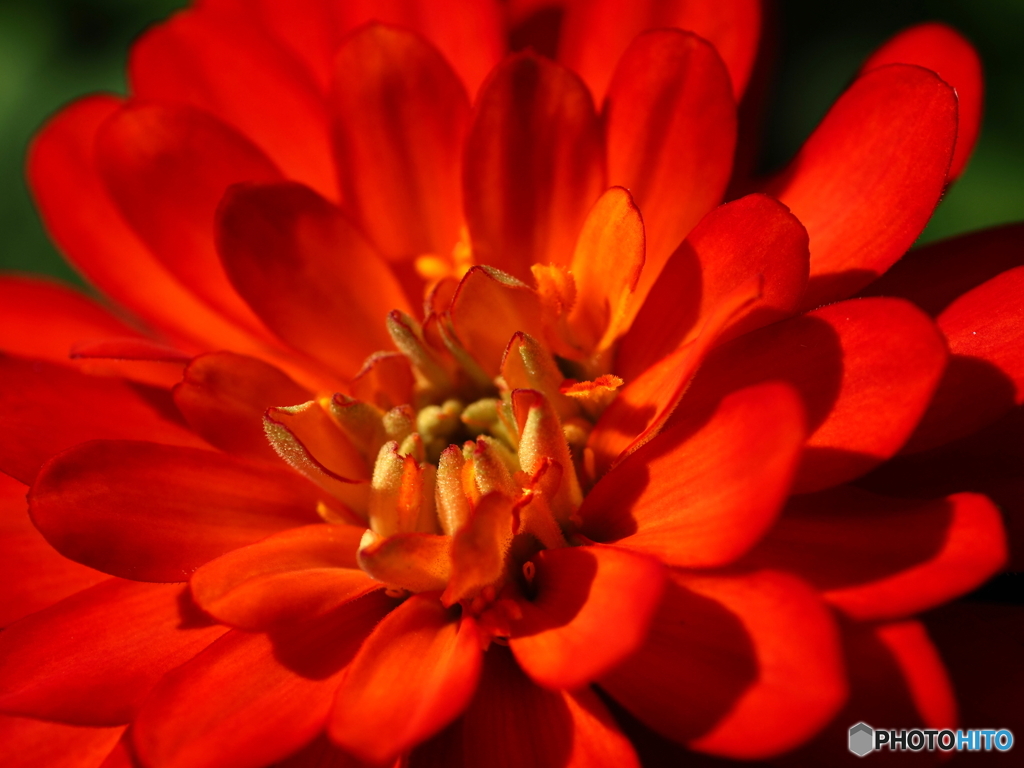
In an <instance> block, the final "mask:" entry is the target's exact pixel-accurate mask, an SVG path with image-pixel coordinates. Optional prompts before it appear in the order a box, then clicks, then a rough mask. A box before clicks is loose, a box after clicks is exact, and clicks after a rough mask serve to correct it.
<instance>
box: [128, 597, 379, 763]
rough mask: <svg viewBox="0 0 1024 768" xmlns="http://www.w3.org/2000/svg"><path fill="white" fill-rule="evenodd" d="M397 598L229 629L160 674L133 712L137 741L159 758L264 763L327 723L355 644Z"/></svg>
mask: <svg viewBox="0 0 1024 768" xmlns="http://www.w3.org/2000/svg"><path fill="white" fill-rule="evenodd" d="M392 605H394V601H393V600H391V599H389V598H387V597H385V596H384V595H383V594H377V595H367V596H365V597H363V598H362V599H360V600H355V601H353V602H351V603H348V604H347V605H344V606H342V607H341V608H339V609H337V610H336V611H334V612H333V613H331V614H329V615H327V616H325V617H323V618H320V619H318V620H316V621H312V622H304V623H299V624H292V625H291V626H289V627H286V628H282V629H280V630H278V631H276V632H273V633H270V634H265V633H259V634H247V633H244V632H237V631H235V632H231V633H230V634H228V635H226V636H224V637H223V638H221V640H220V641H218V642H217V643H215V644H214V645H212V646H210V647H209V648H208V649H207V650H206V651H205V652H204V653H202V654H200V655H199V656H197V657H196V658H195V659H193V660H192V661H190V662H189V663H188V664H185V665H183V666H181V667H179V668H178V669H176V670H174V671H173V672H172V673H170V674H169V675H166V676H165V677H164V679H163V680H161V682H160V684H159V686H158V687H157V688H156V689H155V690H154V691H153V693H152V695H151V696H150V697H149V698H148V699H147V701H146V704H145V706H144V707H143V709H142V711H141V712H139V715H138V717H137V718H136V719H135V724H134V727H133V730H134V734H135V739H134V741H135V749H136V751H137V753H138V755H139V757H140V759H141V760H142V761H144V762H145V764H146V765H148V766H154V767H157V766H158V767H159V768H222V766H225V765H231V766H233V768H261V767H262V766H265V765H267V763H268V762H272V761H274V760H278V759H281V758H284V757H287V756H288V755H290V754H291V753H292V752H294V751H296V750H297V749H299V748H300V747H302V746H303V745H304V744H306V743H307V742H309V741H311V740H312V739H313V737H314V736H316V734H317V733H318V732H320V730H321V729H322V728H323V726H324V721H325V720H326V718H327V714H328V712H329V711H330V707H331V700H332V699H333V697H334V693H335V691H336V689H337V687H338V682H339V680H340V678H341V676H342V675H343V674H344V673H345V671H346V669H348V667H349V664H350V663H351V660H352V657H353V656H354V655H355V653H356V650H357V649H358V648H359V644H360V643H361V642H363V639H364V638H365V637H366V635H367V634H369V632H370V631H371V629H372V628H373V626H374V624H376V623H377V622H378V621H380V619H381V618H382V617H383V616H384V615H385V614H386V613H387V611H388V610H389V609H390V608H391V606H392Z"/></svg>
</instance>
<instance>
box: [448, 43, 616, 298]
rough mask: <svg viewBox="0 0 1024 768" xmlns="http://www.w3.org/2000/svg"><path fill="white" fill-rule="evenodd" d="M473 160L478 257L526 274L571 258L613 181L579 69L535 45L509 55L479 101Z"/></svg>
mask: <svg viewBox="0 0 1024 768" xmlns="http://www.w3.org/2000/svg"><path fill="white" fill-rule="evenodd" d="M463 162H464V166H463V195H464V200H465V208H466V221H467V223H468V225H469V234H470V237H471V240H472V245H473V259H474V261H475V262H476V263H478V264H489V265H491V266H492V267H496V268H497V269H500V270H503V271H505V272H508V273H509V274H511V275H514V276H515V277H518V278H519V279H520V280H528V279H529V277H530V265H531V264H535V263H536V264H547V263H549V262H552V263H555V264H566V263H568V261H569V259H570V258H571V255H572V252H573V246H574V245H575V243H576V235H577V234H578V233H579V230H580V226H581V225H582V224H583V220H584V219H585V218H586V215H587V212H588V211H589V210H590V207H591V206H592V205H593V204H594V201H595V200H597V198H598V195H600V194H601V192H602V190H604V188H605V181H604V179H605V172H604V142H603V139H602V136H601V128H600V124H599V121H598V118H597V115H596V114H595V112H594V103H593V101H592V100H591V98H590V94H589V93H587V89H586V87H585V86H584V85H583V83H582V82H580V80H579V79H578V78H577V77H576V76H575V75H574V74H573V73H572V72H570V71H568V70H566V69H564V68H563V67H561V66H559V65H557V64H555V63H554V62H552V61H549V60H548V59H544V58H542V57H540V56H537V55H536V54H533V53H519V54H514V55H513V56H510V57H509V58H507V59H506V60H505V61H504V62H503V63H502V64H501V65H500V66H499V67H498V68H497V69H495V71H494V72H493V73H492V75H491V76H490V77H489V78H488V80H487V82H486V84H485V85H484V87H483V89H482V90H481V92H480V96H479V97H478V99H477V101H476V105H475V108H474V114H473V119H472V122H471V124H470V129H469V134H468V136H467V138H466V149H465V156H464V158H463Z"/></svg>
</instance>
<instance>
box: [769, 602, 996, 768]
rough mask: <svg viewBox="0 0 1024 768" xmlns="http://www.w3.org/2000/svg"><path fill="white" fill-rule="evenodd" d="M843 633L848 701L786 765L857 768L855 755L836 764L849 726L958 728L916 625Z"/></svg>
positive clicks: (948, 690) (951, 700) (933, 655)
mask: <svg viewBox="0 0 1024 768" xmlns="http://www.w3.org/2000/svg"><path fill="white" fill-rule="evenodd" d="M841 629H842V632H843V647H844V651H845V654H846V666H847V670H848V672H849V676H850V698H849V700H848V701H847V702H846V706H845V707H843V709H842V711H841V712H840V713H839V714H838V715H836V717H835V718H833V720H832V722H831V723H830V724H829V725H828V726H827V727H826V728H825V729H824V730H823V731H821V733H819V734H818V735H817V737H815V738H814V739H813V740H812V741H810V742H809V743H806V744H804V745H803V746H801V747H800V748H798V749H797V750H795V751H793V752H791V753H790V755H788V756H787V758H786V760H785V761H784V763H785V764H792V765H836V764H839V765H854V764H856V761H857V760H858V758H857V757H855V756H854V755H853V754H849V755H843V758H845V760H842V759H841V760H840V761H837V757H838V755H837V749H836V744H844V743H846V740H847V738H848V734H849V729H850V724H851V723H858V722H861V723H899V724H900V726H899V727H900V728H907V729H912V728H934V729H936V730H943V729H950V730H952V729H954V728H956V726H957V701H956V696H955V693H954V691H953V688H952V685H951V684H950V680H949V675H948V673H947V672H946V670H945V668H944V666H943V664H942V659H941V658H939V653H938V650H937V649H936V648H935V646H934V645H933V644H932V642H931V640H930V639H929V637H928V633H927V631H926V630H925V628H924V626H923V625H922V624H921V623H920V622H916V621H901V622H893V623H888V624H860V623H853V622H849V623H843V624H842V625H841ZM1000 723H1002V721H1000ZM937 762H938V761H934V763H935V764H937Z"/></svg>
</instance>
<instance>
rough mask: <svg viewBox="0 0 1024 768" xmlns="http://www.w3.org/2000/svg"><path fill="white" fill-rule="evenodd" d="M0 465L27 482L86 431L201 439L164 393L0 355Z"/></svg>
mask: <svg viewBox="0 0 1024 768" xmlns="http://www.w3.org/2000/svg"><path fill="white" fill-rule="evenodd" d="M0 379H2V380H3V382H4V386H3V388H2V389H0V421H2V422H3V425H4V437H5V439H4V441H3V443H2V444H0V469H3V471H4V472H6V473H8V474H9V475H11V476H12V477H16V478H17V479H19V480H21V481H22V482H24V483H31V482H32V480H33V478H35V476H36V474H37V473H38V472H39V468H40V467H41V466H42V464H43V463H44V462H45V461H46V459H48V458H49V457H50V456H52V455H54V454H56V453H58V452H60V451H63V450H65V449H66V448H70V447H71V446H73V445H76V444H78V443H81V442H82V441H84V440H91V439H94V438H124V439H132V438H135V439H141V438H145V439H149V440H158V441H161V442H165V443H169V444H174V445H184V446H204V445H206V443H205V442H204V441H203V440H202V439H201V438H199V437H198V436H197V435H194V434H193V433H192V432H190V431H189V430H188V429H187V428H186V427H185V426H184V425H183V424H181V423H180V421H179V417H178V414H176V413H175V412H174V405H173V403H171V402H170V401H169V399H168V397H167V393H166V392H164V391H162V390H159V389H156V388H153V387H146V386H143V385H134V384H132V383H130V382H126V381H124V380H121V379H115V378H108V377H100V376H87V375H85V374H82V373H79V372H77V371H75V370H72V369H71V368H68V367H66V366H63V365H56V364H54V363H47V362H43V361H42V360H24V359H20V358H16V357H7V356H5V355H0Z"/></svg>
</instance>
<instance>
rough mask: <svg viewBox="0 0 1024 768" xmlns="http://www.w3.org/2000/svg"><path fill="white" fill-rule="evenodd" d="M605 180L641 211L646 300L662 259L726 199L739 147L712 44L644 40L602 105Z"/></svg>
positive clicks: (674, 34) (680, 38)
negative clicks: (623, 191) (628, 196)
mask: <svg viewBox="0 0 1024 768" xmlns="http://www.w3.org/2000/svg"><path fill="white" fill-rule="evenodd" d="M604 120H605V125H606V129H605V130H606V132H607V137H608V138H607V141H608V180H609V183H611V184H618V185H621V186H623V187H625V188H626V189H628V190H629V191H630V193H631V194H632V195H633V198H634V199H635V200H636V204H637V205H638V206H639V208H640V210H641V211H642V212H643V216H644V227H645V228H646V230H647V240H648V243H647V254H648V258H647V263H646V264H645V266H644V273H643V277H642V278H641V286H640V291H639V295H640V297H643V296H645V295H647V292H648V291H649V290H650V287H651V285H653V284H654V281H655V279H656V278H657V277H658V274H659V273H660V272H661V268H662V267H663V266H664V264H665V261H666V260H667V259H668V257H669V255H670V254H671V253H672V251H673V250H674V249H675V248H676V246H677V245H679V242H680V241H681V240H682V239H683V238H684V237H686V235H687V233H689V231H690V230H691V229H693V226H694V225H695V224H696V223H697V222H698V221H700V219H701V217H702V216H703V215H704V214H705V213H707V212H708V211H709V210H711V209H712V208H713V207H714V206H715V205H717V204H718V203H719V202H721V200H722V195H723V193H724V192H725V187H726V185H727V184H728V183H729V174H730V172H731V171H732V159H733V153H734V151H735V148H736V103H735V101H734V100H733V96H732V84H731V83H730V82H729V74H728V72H726V70H725V66H724V65H723V64H722V60H721V59H720V58H719V56H718V53H717V52H716V51H715V49H714V47H713V46H712V45H710V44H709V43H708V42H706V41H705V40H703V39H701V38H699V37H697V36H696V35H694V34H690V33H688V32H681V31H679V30H658V31H655V32H647V33H645V34H642V35H639V36H638V37H637V38H636V39H635V40H634V41H633V42H632V44H631V45H630V47H629V49H628V50H627V51H626V53H625V54H624V55H623V57H622V59H621V60H620V61H619V63H618V66H617V68H616V70H615V76H614V77H613V78H612V81H611V85H610V87H609V90H608V98H607V100H606V102H605V106H604Z"/></svg>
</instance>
